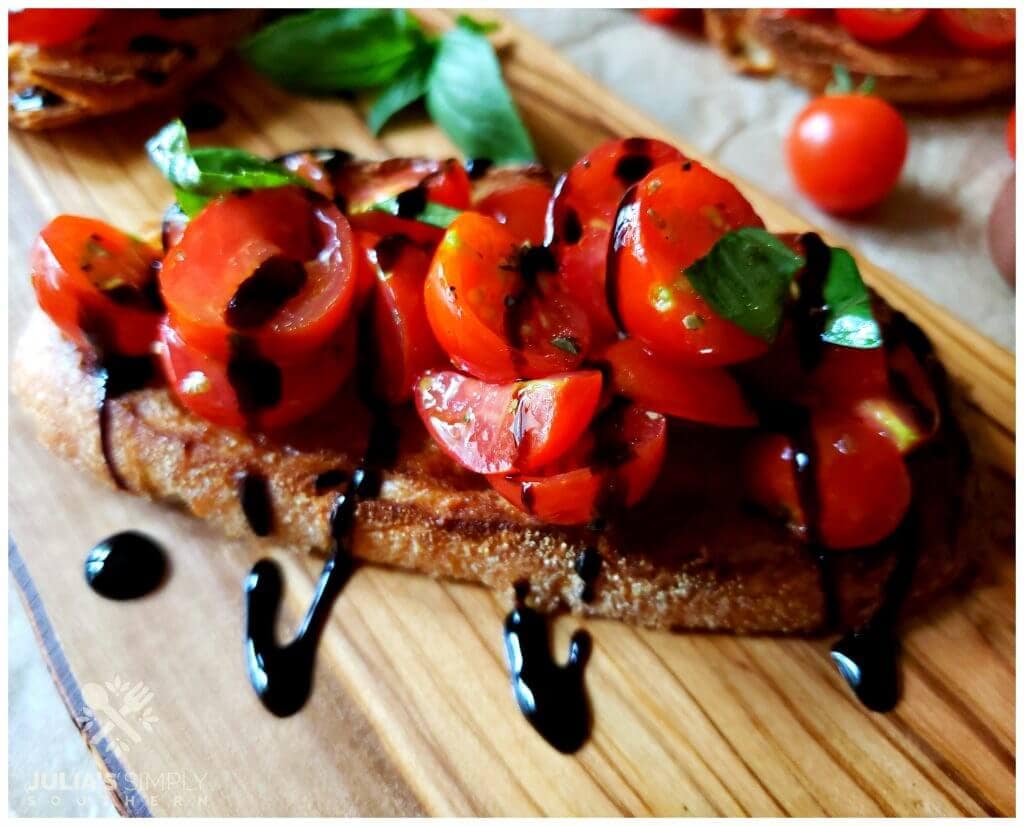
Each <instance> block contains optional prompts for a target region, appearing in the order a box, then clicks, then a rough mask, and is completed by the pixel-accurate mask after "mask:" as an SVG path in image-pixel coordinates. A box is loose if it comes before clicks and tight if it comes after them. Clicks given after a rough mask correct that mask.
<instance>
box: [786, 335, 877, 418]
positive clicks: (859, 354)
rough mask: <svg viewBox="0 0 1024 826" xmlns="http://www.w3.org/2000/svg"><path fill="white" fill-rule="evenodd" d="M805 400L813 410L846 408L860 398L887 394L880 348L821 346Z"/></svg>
mask: <svg viewBox="0 0 1024 826" xmlns="http://www.w3.org/2000/svg"><path fill="white" fill-rule="evenodd" d="M808 385H809V386H808V388H807V390H808V393H807V395H806V396H805V398H804V401H805V402H806V403H808V404H811V405H813V406H815V407H822V406H830V407H839V408H844V409H849V408H850V407H851V406H852V405H853V404H855V403H856V402H859V401H861V400H863V399H868V398H875V397H878V396H882V395H885V394H887V393H888V392H889V364H888V359H887V358H886V352H885V350H884V349H883V348H881V347H875V348H872V349H866V350H861V349H857V348H855V347H839V346H836V345H833V344H823V345H822V346H821V360H820V361H819V362H818V364H817V366H816V367H815V368H814V371H813V373H812V374H811V376H810V380H809V382H808Z"/></svg>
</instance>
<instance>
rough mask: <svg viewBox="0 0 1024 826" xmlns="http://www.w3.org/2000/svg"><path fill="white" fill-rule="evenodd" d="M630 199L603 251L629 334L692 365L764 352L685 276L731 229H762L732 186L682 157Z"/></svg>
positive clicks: (644, 182)
mask: <svg viewBox="0 0 1024 826" xmlns="http://www.w3.org/2000/svg"><path fill="white" fill-rule="evenodd" d="M628 198H631V200H630V201H629V202H627V200H626V199H624V200H623V205H622V208H621V209H620V210H619V215H618V220H617V223H616V228H615V237H614V239H613V242H612V247H611V250H610V251H609V266H610V267H611V269H610V270H609V273H608V279H609V283H608V292H609V297H610V299H611V300H614V301H615V303H616V305H617V308H618V312H619V316H620V318H621V320H622V326H623V327H624V328H625V329H626V330H627V331H628V332H629V334H630V335H631V336H635V337H636V338H638V339H640V340H641V341H643V342H644V344H646V345H647V346H648V347H649V348H650V349H651V350H652V351H653V352H654V353H656V354H658V355H659V356H662V357H665V358H669V359H671V360H674V361H679V362H682V363H687V364H691V365H693V366H695V367H713V366H720V365H723V364H732V363H735V362H739V361H743V360H746V359H750V358H753V357H754V356H757V355H760V354H761V353H763V352H765V350H767V349H768V348H767V345H766V344H765V343H764V342H763V341H761V340H760V339H758V338H755V337H754V336H752V335H750V334H749V333H746V332H744V331H743V330H741V329H740V328H739V327H737V326H736V325H735V324H733V323H732V322H730V321H727V320H725V319H724V318H721V317H720V316H718V315H716V314H715V313H714V311H712V309H711V307H710V306H709V305H708V303H707V302H706V301H705V300H704V299H703V298H702V297H701V296H700V295H699V294H698V293H697V292H696V290H694V289H693V287H692V286H691V284H690V281H689V279H688V278H687V277H686V274H685V273H684V270H685V269H686V268H687V267H689V266H690V264H692V263H693V262H694V261H696V260H697V259H698V258H701V257H703V256H704V255H706V254H707V253H708V252H709V251H710V250H711V247H712V246H714V244H715V242H716V241H717V240H718V239H719V238H720V237H722V236H723V235H724V234H725V233H727V232H729V231H730V230H734V229H739V228H740V227H760V226H763V224H762V223H761V219H760V218H758V217H757V213H755V212H754V210H753V208H752V207H751V206H750V204H749V203H747V200H746V199H745V198H744V197H743V196H742V195H741V194H740V193H739V191H738V190H737V189H736V187H734V186H733V185H732V184H731V183H729V182H728V181H726V180H725V179H724V178H720V177H718V176H717V175H715V174H714V173H713V172H711V171H709V170H708V169H706V168H705V167H703V166H701V165H700V164H698V163H696V162H695V161H684V162H681V163H680V162H676V163H672V164H667V165H665V166H661V167H658V168H657V169H655V170H654V171H653V172H651V173H650V174H649V175H648V176H647V177H646V178H644V179H643V180H642V181H641V182H640V183H639V184H637V185H636V188H635V189H634V190H632V193H631V195H627V199H628Z"/></svg>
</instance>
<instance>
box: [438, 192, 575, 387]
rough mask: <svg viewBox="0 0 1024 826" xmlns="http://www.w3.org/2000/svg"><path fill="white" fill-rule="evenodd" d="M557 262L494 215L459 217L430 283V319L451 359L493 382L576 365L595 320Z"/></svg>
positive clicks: (538, 375) (443, 245)
mask: <svg viewBox="0 0 1024 826" xmlns="http://www.w3.org/2000/svg"><path fill="white" fill-rule="evenodd" d="M554 269H555V265H554V262H553V260H552V259H551V257H550V254H549V253H548V251H547V250H546V249H545V248H544V247H529V246H526V247H524V246H522V245H520V244H519V243H518V242H517V241H516V238H515V236H514V235H513V234H512V233H511V232H510V231H509V230H508V229H507V228H506V227H503V226H502V225H501V224H499V223H498V222H497V221H495V220H494V219H493V218H488V217H487V216H485V215H480V214H478V213H475V212H464V213H462V214H461V215H460V216H459V217H458V218H456V219H455V221H453V222H452V224H451V226H450V227H449V228H448V232H447V233H446V234H445V237H444V240H443V241H442V242H441V244H440V246H439V247H438V249H437V252H436V253H435V255H434V260H433V263H432V264H431V268H430V274H429V275H428V276H427V282H426V302H427V318H428V319H429V320H430V326H431V327H432V328H433V330H434V335H436V336H437V340H438V341H439V342H440V344H441V346H442V347H443V348H444V349H445V351H446V352H447V353H448V355H449V356H450V357H451V359H452V362H453V363H454V364H455V365H456V366H457V367H459V369H462V370H465V371H466V372H468V373H471V374H472V375H474V376H476V377H477V378H480V379H484V380H485V381H495V382H500V381H512V380H514V379H519V378H543V377H544V376H547V375H550V374H551V373H565V372H568V371H571V370H574V369H576V367H577V366H578V365H579V364H580V363H581V362H582V361H583V358H584V357H585V356H586V353H587V350H588V348H589V346H590V327H589V324H588V323H587V317H586V315H585V314H584V313H583V311H582V310H580V309H579V307H578V306H577V305H576V304H575V303H574V302H573V301H572V300H571V298H569V297H568V296H564V295H562V294H560V292H559V291H558V290H557V289H556V287H555V285H554V281H556V280H557V274H556V273H555V272H554Z"/></svg>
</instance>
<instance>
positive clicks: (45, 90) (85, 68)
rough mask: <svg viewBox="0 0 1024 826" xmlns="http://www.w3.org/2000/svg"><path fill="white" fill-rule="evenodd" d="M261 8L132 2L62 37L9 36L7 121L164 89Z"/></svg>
mask: <svg viewBox="0 0 1024 826" xmlns="http://www.w3.org/2000/svg"><path fill="white" fill-rule="evenodd" d="M168 15H170V16H168ZM263 16H264V12H263V11H260V10H208V11H196V13H194V14H189V15H184V16H182V13H180V12H179V13H175V12H173V11H171V12H168V11H164V12H159V11H145V10H141V9H132V10H123V11H119V12H118V13H117V14H108V15H105V16H104V17H102V18H101V19H100V20H99V21H98V22H97V23H96V25H95V26H94V27H93V28H92V29H91V30H90V31H89V32H87V33H86V34H85V35H84V36H83V37H81V38H79V39H78V40H76V41H75V42H74V43H70V44H67V45H63V46H54V47H49V48H43V47H40V46H36V45H33V44H29V43H12V44H11V45H9V46H8V49H7V69H8V81H7V92H8V115H9V119H10V123H11V125H13V126H16V127H17V128H19V129H33V130H34V129H51V128H54V127H59V126H67V125H69V124H72V123H77V122H78V121H81V120H85V119H87V118H91V117H95V116H97V115H105V114H109V113H112V112H122V111H125V110H127V109H133V108H135V107H136V106H140V105H142V104H145V103H149V102H151V101H154V100H159V99H161V98H165V97H168V96H170V95H172V94H175V93H176V92H179V91H181V90H182V89H184V88H185V87H187V86H189V85H190V84H192V83H194V82H195V81H196V80H197V79H199V78H200V77H201V76H202V75H204V74H206V73H207V72H208V71H210V70H211V69H212V68H213V67H214V66H216V65H217V64H218V63H219V62H220V60H221V58H222V57H223V56H224V54H225V53H226V52H227V50H228V49H230V48H231V47H232V46H233V45H234V44H235V43H236V42H237V41H238V40H239V39H241V38H242V37H243V36H244V35H246V34H247V33H248V32H250V31H252V30H253V29H254V28H255V27H256V26H257V25H258V23H259V22H260V20H261V19H262V18H263ZM33 101H35V102H33ZM37 104H38V105H37Z"/></svg>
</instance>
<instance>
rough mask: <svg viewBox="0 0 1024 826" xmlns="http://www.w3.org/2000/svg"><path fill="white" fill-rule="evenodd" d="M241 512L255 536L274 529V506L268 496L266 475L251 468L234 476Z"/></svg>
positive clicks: (268, 488)
mask: <svg viewBox="0 0 1024 826" xmlns="http://www.w3.org/2000/svg"><path fill="white" fill-rule="evenodd" d="M235 481H236V482H237V484H238V499H239V501H240V502H241V504H242V513H244V514H245V519H246V521H247V522H248V523H249V527H250V528H251V529H252V532H253V533H254V534H256V536H270V534H271V533H272V532H273V530H274V506H273V502H272V501H271V498H270V485H269V483H268V482H267V477H265V476H264V475H263V474H261V473H256V472H255V471H251V470H243V471H242V472H241V473H239V474H238V475H237V476H236V477H235Z"/></svg>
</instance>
